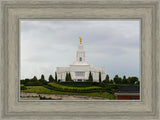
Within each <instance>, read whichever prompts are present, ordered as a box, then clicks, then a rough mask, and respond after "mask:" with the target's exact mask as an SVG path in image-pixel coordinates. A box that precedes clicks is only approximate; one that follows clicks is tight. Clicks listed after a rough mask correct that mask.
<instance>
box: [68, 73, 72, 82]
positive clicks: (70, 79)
mask: <svg viewBox="0 0 160 120" xmlns="http://www.w3.org/2000/svg"><path fill="white" fill-rule="evenodd" d="M68 80H69V81H72V78H71V74H70V72H69V74H68Z"/></svg>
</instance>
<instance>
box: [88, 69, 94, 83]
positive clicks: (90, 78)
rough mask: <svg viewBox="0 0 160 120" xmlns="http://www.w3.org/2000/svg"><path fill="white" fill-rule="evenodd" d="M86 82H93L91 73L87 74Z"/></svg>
mask: <svg viewBox="0 0 160 120" xmlns="http://www.w3.org/2000/svg"><path fill="white" fill-rule="evenodd" d="M88 81H90V82H92V81H93V77H92V74H91V71H90V72H89V77H88Z"/></svg>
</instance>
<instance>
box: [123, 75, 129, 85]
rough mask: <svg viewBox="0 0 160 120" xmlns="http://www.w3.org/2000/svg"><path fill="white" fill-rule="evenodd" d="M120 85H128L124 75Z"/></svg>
mask: <svg viewBox="0 0 160 120" xmlns="http://www.w3.org/2000/svg"><path fill="white" fill-rule="evenodd" d="M122 83H123V84H127V83H128V81H127V79H126V76H125V75H124V76H123V79H122Z"/></svg>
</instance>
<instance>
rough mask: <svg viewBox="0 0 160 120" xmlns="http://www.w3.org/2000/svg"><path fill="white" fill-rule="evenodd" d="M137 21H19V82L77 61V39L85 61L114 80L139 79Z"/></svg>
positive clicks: (52, 72) (46, 73)
mask: <svg viewBox="0 0 160 120" xmlns="http://www.w3.org/2000/svg"><path fill="white" fill-rule="evenodd" d="M139 26H140V25H139V21H21V78H26V77H28V78H31V77H33V76H34V75H36V76H39V77H40V75H41V74H45V76H46V77H48V75H49V74H54V72H55V68H56V67H63V66H64V67H67V66H69V65H70V64H72V63H73V61H75V59H76V50H77V48H78V45H79V37H80V36H81V37H82V39H83V45H84V49H85V51H86V60H87V61H88V62H89V63H91V64H93V65H94V66H97V67H105V70H106V74H109V75H110V76H111V77H113V76H114V75H115V74H119V75H120V76H122V75H126V76H139V30H140V29H139Z"/></svg>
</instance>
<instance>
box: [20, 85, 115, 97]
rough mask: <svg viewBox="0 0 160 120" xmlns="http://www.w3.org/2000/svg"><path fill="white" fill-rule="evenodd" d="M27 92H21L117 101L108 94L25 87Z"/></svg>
mask: <svg viewBox="0 0 160 120" xmlns="http://www.w3.org/2000/svg"><path fill="white" fill-rule="evenodd" d="M25 87H26V88H27V89H26V90H21V92H26V93H39V94H56V95H84V96H92V97H102V98H108V99H115V96H114V95H112V94H110V93H108V92H92V93H73V92H63V91H56V90H51V89H48V88H45V87H43V86H25Z"/></svg>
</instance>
